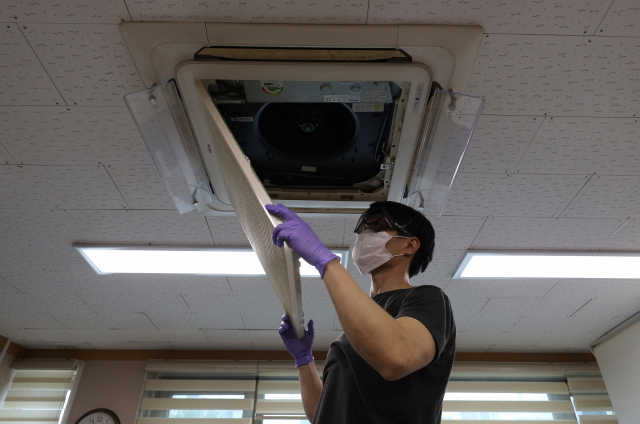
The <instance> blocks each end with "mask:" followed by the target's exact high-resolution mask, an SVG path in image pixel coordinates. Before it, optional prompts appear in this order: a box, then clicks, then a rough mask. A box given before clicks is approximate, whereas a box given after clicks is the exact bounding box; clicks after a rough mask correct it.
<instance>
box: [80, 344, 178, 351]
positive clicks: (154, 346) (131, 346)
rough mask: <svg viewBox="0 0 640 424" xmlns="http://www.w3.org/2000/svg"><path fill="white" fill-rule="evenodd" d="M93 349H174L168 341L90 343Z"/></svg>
mask: <svg viewBox="0 0 640 424" xmlns="http://www.w3.org/2000/svg"><path fill="white" fill-rule="evenodd" d="M91 346H93V347H94V348H95V349H118V350H174V347H173V345H172V344H171V343H169V342H148V343H133V342H127V343H113V342H111V343H91Z"/></svg>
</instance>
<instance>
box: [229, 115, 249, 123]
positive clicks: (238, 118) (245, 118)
mask: <svg viewBox="0 0 640 424" xmlns="http://www.w3.org/2000/svg"><path fill="white" fill-rule="evenodd" d="M231 120H232V121H236V122H253V116H232V117H231Z"/></svg>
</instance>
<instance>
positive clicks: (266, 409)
mask: <svg viewBox="0 0 640 424" xmlns="http://www.w3.org/2000/svg"><path fill="white" fill-rule="evenodd" d="M256 414H282V415H286V414H302V415H304V408H303V406H302V402H301V401H299V400H298V401H282V400H265V399H258V401H257V402H256Z"/></svg>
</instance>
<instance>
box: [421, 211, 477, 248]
mask: <svg viewBox="0 0 640 424" xmlns="http://www.w3.org/2000/svg"><path fill="white" fill-rule="evenodd" d="M427 218H428V219H429V221H430V222H431V225H433V229H434V230H435V231H436V249H468V248H469V247H470V246H471V243H472V242H473V240H474V239H475V238H476V236H477V235H478V232H479V231H480V228H482V226H483V225H484V222H485V220H486V218H485V217H466V216H442V217H440V218H438V217H437V216H428V217H427Z"/></svg>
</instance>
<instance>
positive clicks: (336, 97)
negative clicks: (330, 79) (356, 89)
mask: <svg viewBox="0 0 640 424" xmlns="http://www.w3.org/2000/svg"><path fill="white" fill-rule="evenodd" d="M322 101H324V102H325V103H352V102H359V101H360V95H359V94H325V95H323V96H322Z"/></svg>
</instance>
